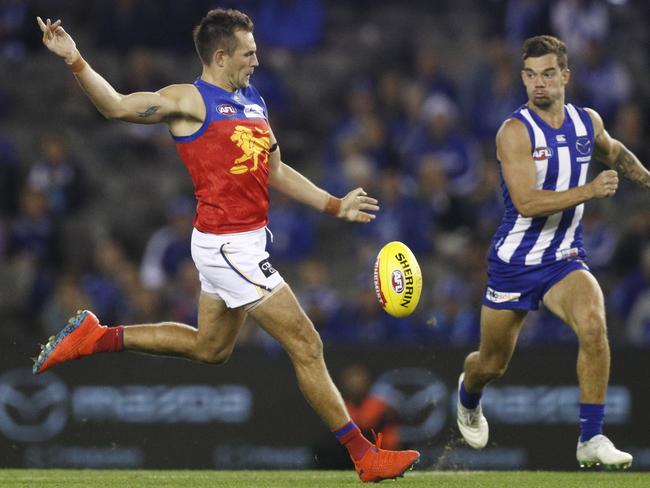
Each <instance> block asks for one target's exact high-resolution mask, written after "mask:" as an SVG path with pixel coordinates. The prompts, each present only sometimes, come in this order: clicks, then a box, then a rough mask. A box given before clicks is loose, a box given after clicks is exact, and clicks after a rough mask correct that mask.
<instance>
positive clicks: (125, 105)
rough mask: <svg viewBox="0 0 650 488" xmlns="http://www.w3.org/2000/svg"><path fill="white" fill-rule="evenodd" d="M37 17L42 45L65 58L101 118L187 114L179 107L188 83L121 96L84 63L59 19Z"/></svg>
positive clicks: (149, 120)
mask: <svg viewBox="0 0 650 488" xmlns="http://www.w3.org/2000/svg"><path fill="white" fill-rule="evenodd" d="M36 20H37V22H38V25H39V27H40V28H41V31H42V32H43V44H45V46H46V47H47V48H48V49H49V50H50V51H51V52H53V53H54V54H56V55H57V56H59V57H61V58H63V59H64V61H65V62H66V64H67V65H68V66H69V67H70V69H71V70H72V72H73V73H74V75H75V77H76V79H77V82H78V83H79V85H80V86H81V88H82V89H83V90H84V92H85V93H86V95H88V98H90V100H91V101H92V102H93V104H94V105H95V107H97V110H99V112H100V113H101V114H102V115H103V116H104V117H106V118H111V119H120V120H125V121H128V122H135V123H139V124H155V123H158V122H167V121H168V120H170V119H172V118H174V117H177V116H178V117H183V116H186V115H188V114H186V113H185V112H188V110H187V109H185V110H184V107H183V106H182V100H183V96H182V95H183V93H184V92H185V91H186V90H187V89H188V88H187V85H172V86H169V87H166V88H163V89H162V90H160V91H158V92H139V93H132V94H130V95H122V94H120V93H118V92H117V91H116V90H115V89H114V88H113V87H112V86H111V85H110V83H108V81H106V80H105V79H104V78H103V77H102V76H101V75H100V74H99V73H97V72H96V71H95V70H93V69H92V68H91V67H90V66H89V65H88V63H86V61H85V60H84V59H83V57H82V56H81V54H80V53H79V50H78V49H77V46H76V44H75V42H74V40H73V39H72V37H71V36H70V35H69V34H68V33H67V32H66V31H65V30H64V29H63V27H62V26H61V21H60V20H57V21H56V22H54V23H52V22H51V21H50V19H47V20H46V21H45V22H44V21H43V19H41V18H40V17H37V18H36Z"/></svg>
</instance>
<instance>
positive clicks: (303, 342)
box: [290, 323, 323, 363]
mask: <svg viewBox="0 0 650 488" xmlns="http://www.w3.org/2000/svg"><path fill="white" fill-rule="evenodd" d="M302 329H303V331H302V332H301V333H300V334H299V335H297V337H295V340H294V346H293V348H292V351H290V354H291V355H292V356H293V357H295V358H297V359H299V360H300V361H301V362H304V363H309V362H314V361H319V360H320V359H321V358H322V357H323V341H322V340H321V338H320V334H318V332H317V331H316V329H314V327H313V326H312V325H311V323H310V324H309V327H303V328H302Z"/></svg>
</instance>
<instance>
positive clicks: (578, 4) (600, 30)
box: [528, 0, 613, 60]
mask: <svg viewBox="0 0 650 488" xmlns="http://www.w3.org/2000/svg"><path fill="white" fill-rule="evenodd" d="M528 3H538V4H542V3H546V2H530V1H529V2H528ZM611 3H613V2H611ZM550 22H551V28H552V29H553V32H554V33H555V34H556V35H557V37H559V38H560V39H562V40H563V41H564V42H565V43H566V45H567V47H568V49H569V52H572V53H574V55H575V59H576V60H580V58H581V57H582V56H583V55H584V53H585V50H586V49H587V44H588V43H589V42H590V41H592V40H595V41H604V40H605V39H607V37H608V34H609V11H608V10H607V4H606V2H603V1H602V0H556V1H555V3H554V5H553V6H552V8H551V10H550ZM542 33H543V32H536V33H535V34H542Z"/></svg>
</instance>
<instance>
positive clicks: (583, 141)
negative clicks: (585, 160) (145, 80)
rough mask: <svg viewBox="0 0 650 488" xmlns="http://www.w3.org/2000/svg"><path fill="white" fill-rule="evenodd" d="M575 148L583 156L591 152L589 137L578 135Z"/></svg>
mask: <svg viewBox="0 0 650 488" xmlns="http://www.w3.org/2000/svg"><path fill="white" fill-rule="evenodd" d="M576 150H577V151H578V152H579V153H580V154H582V155H583V156H586V155H587V154H591V141H590V140H589V138H588V137H578V140H577V141H576Z"/></svg>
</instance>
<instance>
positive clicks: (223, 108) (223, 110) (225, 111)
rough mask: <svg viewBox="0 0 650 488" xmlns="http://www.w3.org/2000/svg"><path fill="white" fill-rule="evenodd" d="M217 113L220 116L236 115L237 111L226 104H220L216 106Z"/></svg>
mask: <svg viewBox="0 0 650 488" xmlns="http://www.w3.org/2000/svg"><path fill="white" fill-rule="evenodd" d="M217 112H219V113H220V114H221V115H235V114H236V113H237V109H236V108H235V107H233V106H232V105H230V104H228V103H222V104H221V105H219V106H217Z"/></svg>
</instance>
